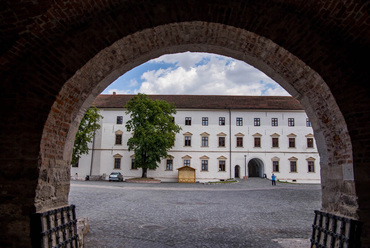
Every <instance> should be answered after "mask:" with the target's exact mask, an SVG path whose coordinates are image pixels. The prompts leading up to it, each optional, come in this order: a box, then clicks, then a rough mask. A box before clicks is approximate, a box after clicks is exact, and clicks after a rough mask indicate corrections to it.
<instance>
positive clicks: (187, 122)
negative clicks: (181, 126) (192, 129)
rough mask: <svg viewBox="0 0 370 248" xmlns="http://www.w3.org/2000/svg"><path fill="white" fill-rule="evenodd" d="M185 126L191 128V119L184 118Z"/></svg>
mask: <svg viewBox="0 0 370 248" xmlns="http://www.w3.org/2000/svg"><path fill="white" fill-rule="evenodd" d="M185 126H191V117H185Z"/></svg>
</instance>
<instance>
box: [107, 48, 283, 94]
mask: <svg viewBox="0 0 370 248" xmlns="http://www.w3.org/2000/svg"><path fill="white" fill-rule="evenodd" d="M113 92H116V93H117V94H137V93H145V94H188V95H190V94H192V95H257V96H261V95H280V96H287V95H289V94H288V93H287V92H286V91H285V90H284V89H283V88H282V87H281V86H280V85H279V84H277V83H276V82H275V81H273V80H272V79H271V78H269V77H268V76H266V75H265V74H264V73H263V72H261V71H259V70H257V69H256V68H254V67H253V66H250V65H248V64H246V63H244V62H242V61H239V60H235V59H232V58H229V57H225V56H220V55H215V54H209V53H190V52H186V53H177V54H169V55H163V56H161V57H159V58H156V59H153V60H150V61H148V62H146V63H144V64H142V65H140V66H137V67H135V68H134V69H132V70H131V71H129V72H127V73H125V74H124V75H122V76H121V77H120V78H118V79H117V80H116V81H114V82H113V83H112V84H111V85H109V86H108V87H107V88H106V89H105V90H104V91H103V94H112V93H113Z"/></svg>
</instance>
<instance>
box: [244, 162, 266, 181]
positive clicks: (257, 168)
mask: <svg viewBox="0 0 370 248" xmlns="http://www.w3.org/2000/svg"><path fill="white" fill-rule="evenodd" d="M264 171H265V167H264V164H263V162H262V160H261V159H258V158H253V159H251V160H249V162H248V176H249V177H263V174H264Z"/></svg>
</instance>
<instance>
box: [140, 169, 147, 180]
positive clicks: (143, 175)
mask: <svg viewBox="0 0 370 248" xmlns="http://www.w3.org/2000/svg"><path fill="white" fill-rule="evenodd" d="M142 169H143V174H142V175H141V178H147V176H146V171H147V170H148V168H142Z"/></svg>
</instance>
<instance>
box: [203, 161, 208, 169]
mask: <svg viewBox="0 0 370 248" xmlns="http://www.w3.org/2000/svg"><path fill="white" fill-rule="evenodd" d="M202 171H208V160H202Z"/></svg>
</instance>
